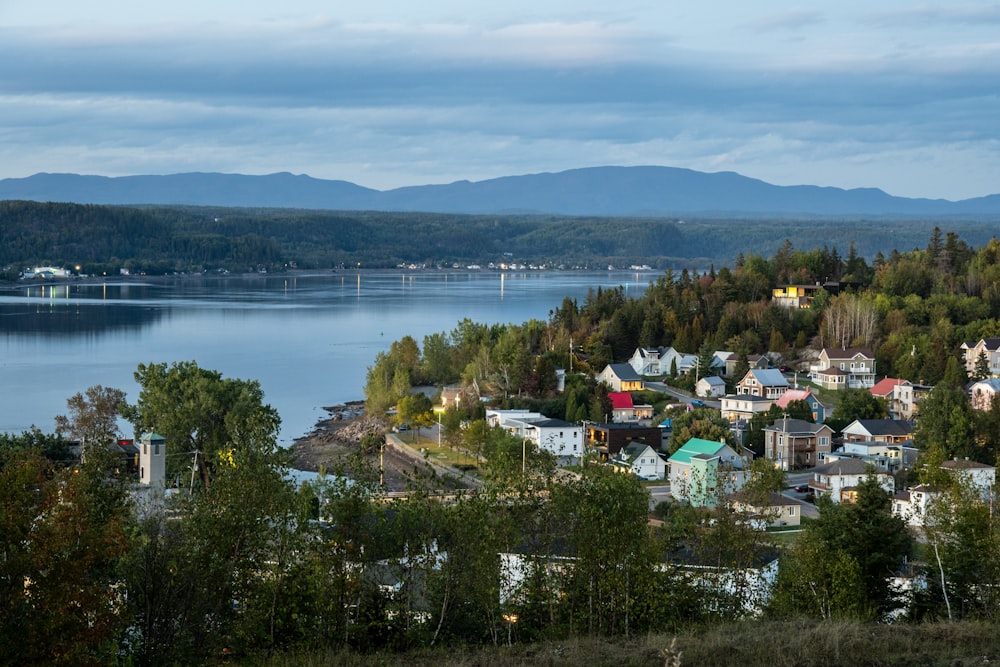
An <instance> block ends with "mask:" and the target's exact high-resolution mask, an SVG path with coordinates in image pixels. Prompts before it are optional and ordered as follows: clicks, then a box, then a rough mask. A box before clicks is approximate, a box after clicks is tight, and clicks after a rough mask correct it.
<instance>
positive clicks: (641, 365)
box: [628, 346, 730, 376]
mask: <svg viewBox="0 0 1000 667" xmlns="http://www.w3.org/2000/svg"><path fill="white" fill-rule="evenodd" d="M729 355H730V353H729V352H722V351H719V352H715V353H714V354H713V355H712V361H711V362H710V370H711V372H713V373H714V372H722V371H723V369H724V368H725V366H726V361H725V360H726V358H727V357H728V356H729ZM628 365H629V366H631V367H632V369H633V370H635V372H636V373H638V374H639V375H642V376H660V375H670V372H671V371H676V372H677V374H678V375H687V374H688V373H691V372H692V371H694V370H695V369H696V368H697V367H698V355H696V354H686V353H684V352H678V351H677V350H675V349H674V348H672V347H662V346H661V347H639V348H636V350H635V352H633V353H632V356H631V357H630V358H629V360H628Z"/></svg>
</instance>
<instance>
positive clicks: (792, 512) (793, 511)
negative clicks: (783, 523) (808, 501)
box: [788, 506, 795, 516]
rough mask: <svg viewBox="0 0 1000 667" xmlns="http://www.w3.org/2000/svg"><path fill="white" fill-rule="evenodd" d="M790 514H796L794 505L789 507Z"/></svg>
mask: <svg viewBox="0 0 1000 667" xmlns="http://www.w3.org/2000/svg"><path fill="white" fill-rule="evenodd" d="M788 516H795V507H794V506H790V507H789V508H788Z"/></svg>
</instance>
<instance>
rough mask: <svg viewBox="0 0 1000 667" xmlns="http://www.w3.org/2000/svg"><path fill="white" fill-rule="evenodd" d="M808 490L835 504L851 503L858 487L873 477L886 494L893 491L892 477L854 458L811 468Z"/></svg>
mask: <svg viewBox="0 0 1000 667" xmlns="http://www.w3.org/2000/svg"><path fill="white" fill-rule="evenodd" d="M810 472H811V473H812V479H810V480H809V488H810V489H811V490H812V492H813V493H814V494H816V495H817V496H829V497H830V500H832V501H833V502H835V503H841V502H851V501H852V499H853V498H855V497H856V495H857V493H856V489H857V487H858V485H859V484H860V483H861V482H862V481H864V480H865V479H867V477H868V476H869V475H873V476H874V477H875V478H876V479H877V480H878V482H879V485H880V486H881V487H882V488H883V489H885V491H886V493H889V494H892V492H893V491H894V490H895V486H894V482H893V479H892V475H890V474H888V473H884V472H878V471H877V470H876V469H875V466H873V465H871V464H870V463H865V462H864V461H861V460H858V459H855V458H843V459H838V460H836V461H831V462H830V463H826V464H824V465H821V466H817V467H815V468H813V469H812V470H811V471H810Z"/></svg>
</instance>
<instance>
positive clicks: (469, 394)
mask: <svg viewBox="0 0 1000 667" xmlns="http://www.w3.org/2000/svg"><path fill="white" fill-rule="evenodd" d="M478 402H479V397H478V396H477V395H476V393H475V389H474V388H473V387H463V386H462V385H458V384H450V385H448V386H447V387H444V388H442V389H441V405H440V406H439V407H438V408H435V411H440V412H444V411H446V410H448V409H450V408H460V407H462V406H469V405H475V404H476V403H478Z"/></svg>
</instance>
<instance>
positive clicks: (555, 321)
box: [0, 230, 1000, 664]
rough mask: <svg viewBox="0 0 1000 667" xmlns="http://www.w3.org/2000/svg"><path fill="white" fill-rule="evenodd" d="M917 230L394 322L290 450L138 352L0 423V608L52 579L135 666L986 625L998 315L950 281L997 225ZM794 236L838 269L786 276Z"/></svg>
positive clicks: (20, 613)
mask: <svg viewBox="0 0 1000 667" xmlns="http://www.w3.org/2000/svg"><path fill="white" fill-rule="evenodd" d="M942 237H943V234H941V233H939V231H938V230H935V232H934V234H933V235H932V238H931V241H930V243H929V244H928V247H927V248H926V249H923V250H915V251H913V252H911V253H907V254H905V255H900V254H897V253H894V254H893V256H892V257H889V258H879V259H878V260H877V263H876V266H869V265H868V264H867V262H866V261H865V260H864V259H862V258H860V257H857V256H855V255H853V254H852V255H850V256H849V258H848V260H847V261H844V260H841V259H839V258H838V257H837V256H836V253H835V251H834V252H829V251H827V250H825V249H824V250H822V251H819V252H818V254H816V255H814V254H813V253H809V252H804V251H799V250H795V249H793V248H791V247H790V245H788V244H786V246H785V248H784V249H783V251H782V252H779V253H778V254H777V255H776V256H775V257H773V258H771V259H764V258H760V257H751V258H749V259H743V258H741V260H740V261H739V262H738V263H737V266H735V267H734V268H733V269H729V268H722V269H719V270H718V271H716V270H715V269H714V268H713V269H712V270H711V271H710V272H708V273H706V274H699V273H697V272H688V271H687V270H684V271H682V272H680V273H674V272H673V271H670V270H668V271H666V272H665V273H664V274H663V275H662V276H660V277H658V278H655V279H654V280H653V281H652V282H651V284H650V286H649V287H648V288H647V290H646V291H645V292H644V293H642V294H641V295H637V296H628V297H626V296H625V294H624V290H623V289H610V290H592V291H591V293H590V294H589V296H588V297H587V299H586V301H585V302H584V303H582V304H578V303H576V302H575V301H574V300H571V299H568V298H567V299H566V300H564V301H563V303H562V304H561V305H560V306H559V307H558V308H554V309H552V310H551V312H550V318H549V321H548V322H540V321H531V322H525V323H523V324H520V325H517V324H510V325H485V324H480V323H476V322H473V321H471V320H464V321H461V322H458V323H457V325H456V327H455V329H454V330H452V331H451V332H450V333H449V332H442V333H440V334H435V335H431V336H427V337H426V338H425V339H424V340H423V341H422V345H421V344H418V343H417V341H416V340H414V339H413V338H411V337H408V336H406V337H403V338H402V339H400V340H397V341H393V342H392V343H391V345H389V347H388V350H387V351H386V352H379V353H377V354H376V356H375V358H374V359H373V361H372V364H371V365H370V366H369V367H368V374H367V381H366V384H365V386H364V394H365V400H364V401H363V402H358V403H356V404H353V405H349V406H338V407H333V408H328V418H327V419H324V420H321V421H320V422H319V423H317V428H316V430H315V431H314V432H313V433H311V434H307V435H306V436H304V437H302V438H300V439H298V440H297V441H296V442H295V444H294V445H293V446H292V447H291V448H290V449H286V448H283V447H280V446H278V445H277V441H276V433H277V428H278V424H279V423H280V417H279V415H278V414H277V412H276V411H275V410H274V409H273V408H272V407H270V406H269V405H268V404H267V403H266V402H265V397H264V394H263V391H262V390H261V387H260V385H259V383H258V382H256V381H254V380H238V379H230V378H226V377H224V376H223V375H222V374H220V373H218V372H217V371H213V370H209V369H204V368H201V367H199V365H198V364H197V363H196V362H171V363H166V362H164V363H150V364H139V366H138V368H137V370H136V372H135V380H136V382H137V384H138V385H139V387H140V392H139V395H138V400H137V401H136V402H135V403H130V402H128V401H127V400H126V396H125V393H124V392H122V391H121V390H119V389H116V388H110V387H101V386H94V387H91V388H90V389H88V390H87V391H86V392H83V393H80V394H77V395H75V396H72V397H70V398H69V399H68V400H67V404H66V407H67V409H68V412H67V414H65V415H61V416H58V417H56V427H57V430H56V432H55V433H53V434H46V433H44V432H42V431H40V430H38V429H35V430H33V431H30V432H25V433H23V434H21V435H15V434H6V435H4V436H2V445H3V447H2V448H0V452H2V453H3V469H2V470H3V474H4V479H5V480H6V481H5V487H4V488H9V489H11V495H10V497H9V498H8V506H9V507H11V509H12V514H11V519H10V521H11V523H10V525H9V528H8V529H5V530H8V531H9V534H11V535H15V534H16V535H21V537H20V538H17V539H16V540H14V541H11V542H9V544H11V545H15V544H16V545H20V546H19V547H18V548H17V549H15V550H13V551H8V557H7V559H6V560H5V561H4V562H5V563H6V565H5V567H6V568H7V574H6V575H5V577H6V578H5V581H8V583H9V584H10V585H11V586H15V587H16V588H18V589H19V590H22V591H23V593H22V594H21V595H20V597H19V599H18V602H17V604H16V605H14V607H12V609H11V612H10V613H9V614H8V616H7V617H6V618H7V619H8V620H9V622H10V623H14V624H20V625H19V626H18V627H24V628H25V631H26V632H27V629H28V628H33V627H40V628H44V627H45V626H44V624H46V623H48V624H51V623H56V622H58V619H60V618H62V617H63V611H62V610H61V607H59V606H58V605H57V603H56V601H57V600H59V599H62V598H61V596H64V595H67V594H70V595H71V596H72V599H74V600H79V601H80V602H79V604H85V605H87V607H86V609H87V611H86V613H85V614H84V615H83V617H82V618H83V619H86V620H85V622H84V623H82V624H78V625H77V626H74V627H77V628H78V630H79V633H81V634H76V635H74V634H73V633H71V632H69V631H68V630H67V631H66V632H65V633H64V635H65V641H64V642H62V643H60V644H59V646H61V647H62V648H60V651H66V655H73V656H76V657H77V658H79V660H80V661H82V662H87V660H88V659H87V657H86V656H90V655H97V654H98V653H100V651H101V649H100V648H99V647H100V646H105V647H107V646H117V647H119V648H118V649H116V650H119V651H126V652H127V654H128V655H129V656H131V658H130V659H132V660H135V661H136V662H139V663H142V664H147V663H152V662H159V661H161V660H164V659H169V660H177V659H182V656H187V657H189V658H192V659H195V660H211V659H213V658H212V656H215V657H216V658H218V659H222V658H223V657H224V659H225V660H227V661H229V660H239V661H245V660H252V659H256V657H258V656H260V655H261V650H262V649H264V648H265V647H272V649H271V650H284V649H287V648H293V647H303V646H316V647H320V646H323V647H326V650H335V651H355V652H359V653H360V654H365V653H370V652H374V653H376V654H380V653H382V652H385V651H389V652H396V651H412V650H414V649H417V648H419V647H425V648H430V647H434V646H458V645H489V646H494V647H496V648H497V649H498V650H499V649H501V648H504V649H505V650H508V651H516V650H519V647H529V646H533V645H536V644H537V643H538V642H551V641H555V640H566V639H569V638H571V637H573V638H577V640H581V639H584V638H590V639H591V640H597V639H598V638H618V639H619V640H624V641H635V638H638V637H643V636H652V635H650V633H657V634H656V636H657V637H663V638H664V639H663V640H657V641H658V642H660V643H659V644H658V645H657V646H658V648H656V655H657V656H658V658H657V659H659V660H669V659H674V658H677V659H680V656H681V655H682V654H683V655H686V656H687V657H688V659H689V660H690V659H692V656H697V655H698V653H697V649H696V648H695V646H701V645H702V644H701V643H699V642H696V640H695V638H696V637H700V638H701V640H704V639H705V635H704V630H703V629H701V628H704V627H705V624H712V623H720V622H725V623H737V624H746V623H750V624H765V625H760V626H759V627H761V628H764V627H774V626H775V624H778V626H780V624H781V623H788V622H804V621H805V620H806V619H809V620H810V622H821V621H822V622H833V621H837V622H853V623H875V624H877V625H878V626H887V627H888V626H892V627H894V628H896V632H900V630H899V628H908V630H907V632H917V629H918V628H920V627H922V626H923V624H926V623H929V622H952V623H955V622H959V621H973V620H986V619H992V618H994V615H995V613H996V610H997V609H998V608H1000V607H998V606H997V600H996V599H995V598H994V590H995V589H996V585H995V583H994V582H997V583H1000V581H998V579H1000V555H998V554H1000V550H998V549H997V547H996V545H997V541H996V539H997V538H998V537H1000V530H998V527H997V526H996V525H995V521H994V519H993V516H994V512H993V507H994V501H995V485H996V469H995V465H996V451H997V447H998V445H1000V428H998V426H997V425H998V422H997V420H998V419H1000V409H998V406H1000V398H998V397H997V390H998V389H1000V379H998V378H1000V336H991V335H988V334H990V333H996V330H995V322H996V321H997V320H996V319H993V318H992V313H993V308H994V307H993V306H992V305H991V304H992V303H993V299H992V298H991V297H988V296H987V297H986V298H981V297H979V296H975V297H973V296H968V295H963V294H961V293H960V291H959V290H958V289H957V288H959V287H961V286H964V285H968V284H969V283H970V281H969V280H968V279H967V280H965V281H964V282H959V281H956V280H954V278H949V276H955V275H961V274H971V273H972V272H974V271H981V270H982V269H981V268H979V267H981V266H982V265H980V264H977V262H978V261H979V258H986V257H992V256H994V255H995V253H996V248H997V244H998V242H997V241H995V240H994V241H991V242H990V244H988V245H987V246H986V247H984V248H982V249H978V250H977V249H974V248H971V247H968V246H966V245H964V244H963V243H962V242H961V241H960V240H958V239H957V238H955V237H954V235H949V236H948V238H947V241H946V242H945V241H944V240H943V239H942ZM814 256H818V257H820V258H826V259H827V261H828V262H832V268H833V269H834V270H833V271H831V273H832V274H833V275H834V276H837V277H838V278H839V279H838V280H831V281H827V282H826V283H824V284H817V281H811V282H807V281H804V280H803V281H798V282H796V283H789V282H784V281H782V280H780V276H786V277H787V276H791V275H794V276H797V277H803V278H808V277H811V276H809V271H810V269H809V268H808V264H807V262H808V261H810V257H814ZM996 265H997V264H996V263H995V262H991V263H990V265H989V267H987V268H992V267H993V266H996ZM848 266H850V267H851V268H850V273H848ZM826 268H827V267H822V266H821V267H819V270H821V271H823V270H825V269H826ZM917 268H919V270H920V271H922V272H923V273H924V275H925V282H924V283H921V282H920V281H914V280H912V279H907V280H906V281H905V282H902V283H894V282H892V281H893V280H896V278H895V275H894V274H895V273H896V272H900V271H903V270H910V271H912V270H915V269H917ZM980 275H981V277H980V278H979V280H980V281H981V282H980V285H979V289H980V293H981V294H983V295H988V294H992V293H993V289H994V287H993V286H992V285H993V283H991V282H988V280H989V279H988V278H987V277H986V276H987V275H990V272H989V271H982V273H981V274H980ZM769 283H770V284H771V285H773V286H768V285H769ZM921 284H923V285H925V286H926V287H925V288H926V289H927V294H926V295H919V294H916V293H914V292H913V291H912V290H913V288H914V287H917V288H919V287H920V285H921ZM948 285H951V289H952V291H951V292H950V293H949V292H948V287H947V286H948ZM722 292H728V293H729V294H730V301H728V302H726V303H724V304H721V303H720V304H719V306H718V307H706V306H705V305H704V304H706V303H710V302H711V301H712V300H713V298H714V295H716V294H719V293H722ZM740 294H743V295H745V296H744V297H743V298H742V299H741V298H740V296H739V295H740ZM699 304H700V305H699ZM930 304H935V305H933V306H931V305H930ZM929 312H932V313H933V315H932V316H931V317H928V315H927V313H929ZM640 313H641V314H640ZM631 317H634V318H635V319H634V320H632V321H631V322H629V319H628V318H631ZM911 318H916V319H911ZM952 318H953V319H952ZM727 331H728V333H726V332H727ZM973 332H975V334H977V335H973V336H968V335H967V334H968V333H973ZM765 333H766V336H765V335H763V334H765ZM644 340H652V342H657V341H659V344H655V345H651V344H639V345H636V344H635V343H636V342H641V341H644ZM787 341H792V342H787ZM664 343H670V344H664ZM717 343H723V344H724V345H725V348H723V349H719V348H717ZM627 346H628V347H627ZM179 406H183V407H179ZM119 419H124V420H126V421H127V422H128V423H130V424H131V426H132V427H133V429H134V432H135V433H136V434H137V436H136V437H135V438H134V439H132V438H127V437H125V436H124V435H123V434H122V433H121V431H120V427H119V424H118V420H119ZM67 540H71V541H69V542H67ZM66 559H69V560H66ZM66 562H73V563H74V564H75V565H74V567H73V568H72V569H69V570H66V569H65V567H64V566H62V565H57V563H66ZM53 567H55V568H57V570H53V569H52V568H53ZM53 571H59V572H60V576H59V577H58V578H57V579H53V578H52V577H51V576H50V575H49V573H51V572H53ZM74 604H77V603H76V602H74ZM5 622H6V621H5ZM40 624H42V625H40ZM820 627H821V626H815V628H816V629H815V631H816V632H818V631H819V628H820ZM685 633H689V634H688V639H687V640H686V641H682V644H681V645H680V647H679V648H678V645H677V643H676V641H677V640H678V637H682V638H683V636H684V634H685ZM84 635H86V636H88V637H94V638H98V637H99V638H100V642H98V644H96V645H95V644H94V643H93V641H92V640H90V639H87V640H83V639H81V638H82V637H83V636H84ZM38 636H39V637H51V635H46V634H45V633H44V632H42V633H41V634H39V635H38ZM668 636H669V637H671V639H670V641H669V642H667V641H666V637H668ZM911 640H912V637H911ZM692 642H696V643H694V644H693V643H692ZM52 650H53V644H51V643H49V642H47V643H45V644H44V645H42V644H38V643H32V642H26V643H25V644H24V645H23V646H22V647H21V648H20V649H19V653H18V655H20V656H22V657H24V659H25V660H27V659H28V656H35V657H37V656H41V655H43V654H49V653H50V652H51V651H52ZM713 650H715V651H718V647H716V648H715V649H713ZM94 651H97V653H94ZM511 655H512V656H514V655H517V654H516V653H513V654H511ZM183 659H186V658H183ZM511 659H512V660H515V659H516V658H513V657H512V658H511ZM74 660H76V658H74Z"/></svg>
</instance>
